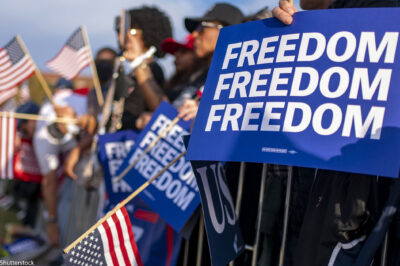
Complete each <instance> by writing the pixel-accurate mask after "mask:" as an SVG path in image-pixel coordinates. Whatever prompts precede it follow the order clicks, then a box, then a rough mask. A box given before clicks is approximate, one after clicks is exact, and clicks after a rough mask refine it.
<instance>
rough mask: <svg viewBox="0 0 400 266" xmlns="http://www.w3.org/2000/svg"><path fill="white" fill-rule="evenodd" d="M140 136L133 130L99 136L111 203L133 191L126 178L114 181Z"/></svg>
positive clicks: (100, 153) (122, 198) (101, 161)
mask: <svg viewBox="0 0 400 266" xmlns="http://www.w3.org/2000/svg"><path fill="white" fill-rule="evenodd" d="M138 136H139V134H138V133H137V132H135V131H132V130H124V131H119V132H115V133H111V134H104V135H100V136H99V141H98V143H99V153H98V157H99V161H100V163H101V165H102V167H103V172H104V181H105V184H106V190H107V193H108V199H109V202H110V203H111V204H118V203H119V202H120V201H122V200H124V199H125V198H126V197H128V196H129V194H131V193H132V192H133V190H132V188H131V187H130V186H129V185H128V184H127V183H126V182H125V181H124V180H122V181H121V182H118V183H117V184H116V183H114V182H112V181H113V179H114V178H115V177H116V172H117V170H118V169H119V167H120V166H121V164H122V162H123V160H124V159H125V157H126V156H127V155H128V152H129V151H130V150H131V148H132V146H133V144H134V143H135V140H136V139H137V137H138Z"/></svg>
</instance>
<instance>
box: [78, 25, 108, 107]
mask: <svg viewBox="0 0 400 266" xmlns="http://www.w3.org/2000/svg"><path fill="white" fill-rule="evenodd" d="M81 29H82V35H83V40H84V42H85V45H86V46H87V47H88V48H89V56H90V67H91V68H92V78H93V85H94V89H95V91H96V97H97V102H98V103H99V106H100V107H102V106H103V104H104V97H103V93H102V91H101V85H100V81H99V76H98V74H97V69H96V64H95V63H94V60H93V54H92V49H91V48H90V43H89V37H88V35H87V31H86V27H85V26H82V27H81Z"/></svg>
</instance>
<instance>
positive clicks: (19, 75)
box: [0, 38, 35, 102]
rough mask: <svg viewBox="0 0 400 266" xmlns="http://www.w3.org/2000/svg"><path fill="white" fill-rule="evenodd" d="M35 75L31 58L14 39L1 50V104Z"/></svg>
mask: <svg viewBox="0 0 400 266" xmlns="http://www.w3.org/2000/svg"><path fill="white" fill-rule="evenodd" d="M33 73H35V65H34V64H33V62H32V60H31V58H30V56H29V55H28V54H26V53H25V52H24V50H23V49H22V47H21V45H20V44H19V43H18V41H17V38H13V39H12V40H11V41H10V42H9V43H8V44H7V45H6V46H5V47H3V48H1V49H0V102H1V101H4V98H7V97H8V98H10V97H9V96H10V94H12V93H14V92H15V87H16V86H17V85H19V84H20V83H22V82H23V81H24V80H26V79H28V78H29V77H30V76H32V74H33ZM3 94H5V95H3ZM14 95H15V94H14ZM8 98H7V99H8Z"/></svg>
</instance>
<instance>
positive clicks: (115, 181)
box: [113, 95, 200, 184]
mask: <svg viewBox="0 0 400 266" xmlns="http://www.w3.org/2000/svg"><path fill="white" fill-rule="evenodd" d="M199 99H200V96H199V95H196V97H195V98H194V99H193V100H195V101H197V100H199ZM179 120H180V118H179V117H178V116H177V117H175V118H174V120H172V122H171V124H169V125H168V126H167V127H166V128H165V129H164V130H163V131H162V132H161V134H160V135H159V136H158V137H157V138H156V139H154V140H153V141H152V142H151V143H150V144H149V146H147V147H146V149H145V150H144V151H143V152H142V153H141V154H140V155H139V157H138V158H137V159H136V160H135V161H134V162H133V163H131V164H130V165H129V166H128V167H127V168H125V169H124V171H122V173H121V174H120V175H119V176H117V178H116V179H114V181H113V182H114V184H116V183H118V182H119V181H121V179H122V178H123V177H124V176H125V175H126V174H127V173H128V172H129V171H130V170H131V169H132V167H134V166H135V165H136V164H137V163H138V162H139V161H140V159H142V158H143V156H145V155H146V154H147V153H148V152H149V151H150V150H151V148H153V147H154V146H155V145H156V144H157V142H159V141H160V139H162V138H163V137H165V135H167V133H168V132H169V131H170V130H171V129H172V128H173V126H175V125H176V124H177V123H178V122H179Z"/></svg>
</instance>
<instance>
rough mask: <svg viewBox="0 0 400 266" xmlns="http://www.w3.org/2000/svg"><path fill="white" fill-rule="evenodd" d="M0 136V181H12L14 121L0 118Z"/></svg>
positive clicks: (15, 125)
mask: <svg viewBox="0 0 400 266" xmlns="http://www.w3.org/2000/svg"><path fill="white" fill-rule="evenodd" d="M0 134H1V135H0V179H13V178H14V150H15V136H16V134H17V123H16V119H15V118H11V117H0Z"/></svg>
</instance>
